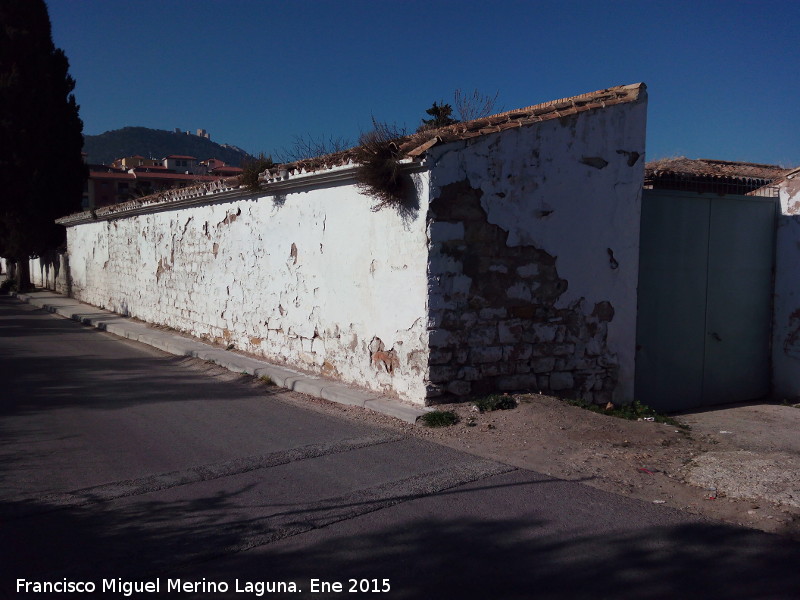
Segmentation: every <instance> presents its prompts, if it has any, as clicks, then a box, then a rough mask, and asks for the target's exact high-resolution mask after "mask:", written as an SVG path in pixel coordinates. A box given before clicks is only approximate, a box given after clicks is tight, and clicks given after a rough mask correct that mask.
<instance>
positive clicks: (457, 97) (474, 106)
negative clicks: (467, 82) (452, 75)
mask: <svg viewBox="0 0 800 600" xmlns="http://www.w3.org/2000/svg"><path fill="white" fill-rule="evenodd" d="M499 94H500V92H495V95H494V96H488V95H486V94H482V93H481V92H479V91H478V90H473V91H472V93H469V94H468V93H465V92H462V91H461V90H456V91H455V94H454V98H453V104H455V105H456V112H457V113H458V120H459V121H461V122H464V121H474V120H475V119H482V118H484V117H488V116H489V115H493V114H495V113H496V112H498V111H497V109H496V108H495V105H496V104H497V96H498V95H499Z"/></svg>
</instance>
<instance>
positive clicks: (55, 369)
mask: <svg viewBox="0 0 800 600" xmlns="http://www.w3.org/2000/svg"><path fill="white" fill-rule="evenodd" d="M203 366H204V365H203V363H202V362H201V361H197V360H190V359H183V358H176V357H174V356H169V355H167V354H164V353H162V352H161V351H158V350H154V349H151V348H148V347H147V346H144V345H141V344H138V343H135V342H129V341H124V340H121V339H119V338H116V337H115V336H112V335H111V334H107V333H103V332H99V331H96V330H94V329H91V328H88V327H84V326H82V325H79V324H77V323H75V322H73V321H69V320H66V319H62V318H60V317H57V316H54V315H52V314H49V313H46V312H44V311H41V310H38V309H35V308H34V307H32V306H30V305H26V304H23V303H21V302H19V301H17V300H15V299H13V298H9V297H0V565H1V566H0V576H1V577H2V579H0V597H4V596H5V597H8V598H17V597H20V598H23V597H30V598H52V597H58V598H68V597H80V598H106V597H107V598H122V597H125V595H124V594H125V589H127V588H124V586H126V585H129V586H133V585H134V584H133V582H138V583H139V584H140V585H145V584H148V585H151V588H149V589H147V591H141V592H135V593H132V596H133V597H135V598H156V597H164V598H228V597H230V598H247V597H258V596H261V595H271V596H273V597H287V598H289V597H292V598H304V597H312V598H326V597H330V598H337V597H346V596H353V595H355V596H361V597H369V598H374V597H383V598H390V599H393V598H394V599H399V598H403V599H406V598H409V599H410V598H501V599H502V598H590V597H591V598H623V599H624V598H631V599H633V598H679V597H680V598H704V599H707V598H709V597H720V598H742V599H744V598H789V597H797V595H798V594H800V578H798V577H797V574H796V565H797V564H798V561H800V545H798V544H797V543H795V542H791V541H789V540H787V539H784V538H780V537H776V536H770V535H767V534H763V533H760V532H756V531H752V530H746V529H740V528H735V527H730V526H724V525H720V524H716V523H710V522H704V521H700V520H698V519H696V518H692V517H690V516H689V515H686V514H683V513H680V512H677V511H674V510H670V509H666V508H664V507H662V506H657V505H652V504H646V503H642V502H638V501H635V500H630V499H626V498H622V497H619V496H615V495H612V494H608V493H605V492H602V491H599V490H597V489H594V488H590V487H588V486H584V485H581V484H580V483H576V482H565V481H560V480H556V479H551V478H548V477H545V476H543V475H541V474H537V473H534V472H531V471H524V470H521V469H514V468H512V467H509V466H506V465H504V464H501V463H498V462H493V461H488V460H485V459H481V458H477V457H475V456H472V455H469V454H464V453H461V452H457V451H455V450H452V449H448V448H445V447H442V446H437V445H433V444H430V443H427V442H423V441H421V440H418V439H415V438H409V437H406V436H403V435H401V434H399V433H397V432H396V431H394V430H391V429H380V428H376V427H373V426H367V425H362V424H358V423H353V422H351V421H346V420H343V419H340V418H338V417H334V416H331V415H328V414H324V413H321V412H319V411H315V410H312V409H310V408H304V407H303V406H302V404H301V403H298V402H297V401H296V400H297V399H300V396H299V395H297V394H295V393H294V392H288V391H286V390H281V389H278V388H269V387H265V386H262V385H254V384H252V382H248V381H246V380H244V379H243V378H241V379H238V378H236V377H221V376H219V375H215V374H214V373H211V372H206V371H207V370H204V369H203ZM19 579H25V580H27V582H28V584H29V586H28V593H17V589H18V587H17V582H18V580H19ZM312 579H319V580H323V581H326V582H341V583H342V590H341V591H336V588H335V587H334V585H333V584H328V585H330V588H329V589H331V590H333V591H331V592H330V593H314V592H313V589H312V582H311V580H312ZM351 579H352V580H355V584H353V583H351V582H350V580H351ZM104 580H105V584H104ZM178 580H180V581H179V582H178ZM42 582H51V583H52V582H68V583H74V582H89V583H92V584H94V586H95V591H94V592H93V593H80V590H78V591H76V592H75V593H74V594H70V593H60V592H58V591H57V593H49V594H48V593H36V592H37V590H36V589H35V586H34V584H36V583H38V584H42ZM176 582H178V583H180V584H182V585H183V588H182V590H183V591H177V590H175V589H174V587H175V584H176ZM190 582H195V584H191V583H190ZM273 582H280V585H283V587H284V588H288V589H289V591H285V592H282V593H274V594H273V593H270V592H271V587H270V586H275V585H278V587H280V585H279V584H276V583H273ZM290 583H291V585H290ZM111 584H114V586H115V587H114V589H113V590H111V589H106V590H105V591H103V587H104V585H105V587H106V588H110V587H111ZM262 585H263V587H261V586H262ZM325 585H326V584H322V583H318V584H317V588H318V589H323V588H324V586H325ZM156 586H157V588H158V589H157V591H155V590H154V588H155V587H156ZM170 586H172V587H170ZM353 586H354V587H355V589H356V590H358V589H359V588H360V589H361V591H357V592H356V591H354V592H348V589H350V588H351V587H353ZM292 587H294V589H295V590H296V591H294V592H292V591H291V588H292ZM387 587H388V590H386V588H387ZM130 589H135V588H133V587H131V588H130ZM151 590H154V591H151Z"/></svg>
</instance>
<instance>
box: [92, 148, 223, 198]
mask: <svg viewBox="0 0 800 600" xmlns="http://www.w3.org/2000/svg"><path fill="white" fill-rule="evenodd" d="M165 160H166V159H165ZM181 160H183V159H181ZM115 162H117V161H115ZM153 162H156V163H157V162H158V161H153ZM88 166H89V178H88V179H87V181H86V184H85V185H84V192H83V203H82V205H83V208H84V209H94V208H100V207H101V206H109V205H111V204H119V203H120V202H126V201H128V200H132V199H134V198H140V197H144V196H148V195H150V194H156V193H158V192H163V191H165V190H169V189H174V188H182V187H187V186H190V185H195V184H197V183H203V182H206V181H214V180H215V179H219V178H220V177H225V176H229V173H227V172H218V173H215V174H210V175H205V174H195V173H176V172H175V170H174V169H168V168H167V167H165V166H164V165H163V164H154V165H140V166H136V167H133V168H130V169H122V168H118V167H114V166H109V165H88ZM236 174H238V173H230V175H236Z"/></svg>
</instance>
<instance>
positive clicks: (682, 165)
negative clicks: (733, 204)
mask: <svg viewBox="0 0 800 600" xmlns="http://www.w3.org/2000/svg"><path fill="white" fill-rule="evenodd" d="M787 171H789V169H786V168H784V167H781V166H780V165H762V164H759V163H751V162H736V161H731V160H714V159H711V158H686V157H685V156H678V157H675V158H662V159H661V160H656V161H652V162H649V163H647V164H646V165H645V172H646V174H647V175H649V176H656V177H657V176H660V175H664V174H667V173H671V174H680V175H693V176H698V175H699V176H705V177H722V178H727V179H748V178H749V179H766V180H770V181H773V180H775V179H778V178H779V177H783V175H784V174H785V173H786V172H787Z"/></svg>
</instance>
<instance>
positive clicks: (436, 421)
mask: <svg viewBox="0 0 800 600" xmlns="http://www.w3.org/2000/svg"><path fill="white" fill-rule="evenodd" d="M419 421H420V423H422V424H423V425H424V426H425V427H449V426H450V425H455V424H456V423H458V415H456V413H454V412H453V411H452V410H434V411H431V412H429V413H425V414H424V415H422V416H421V417H420V418H419Z"/></svg>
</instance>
